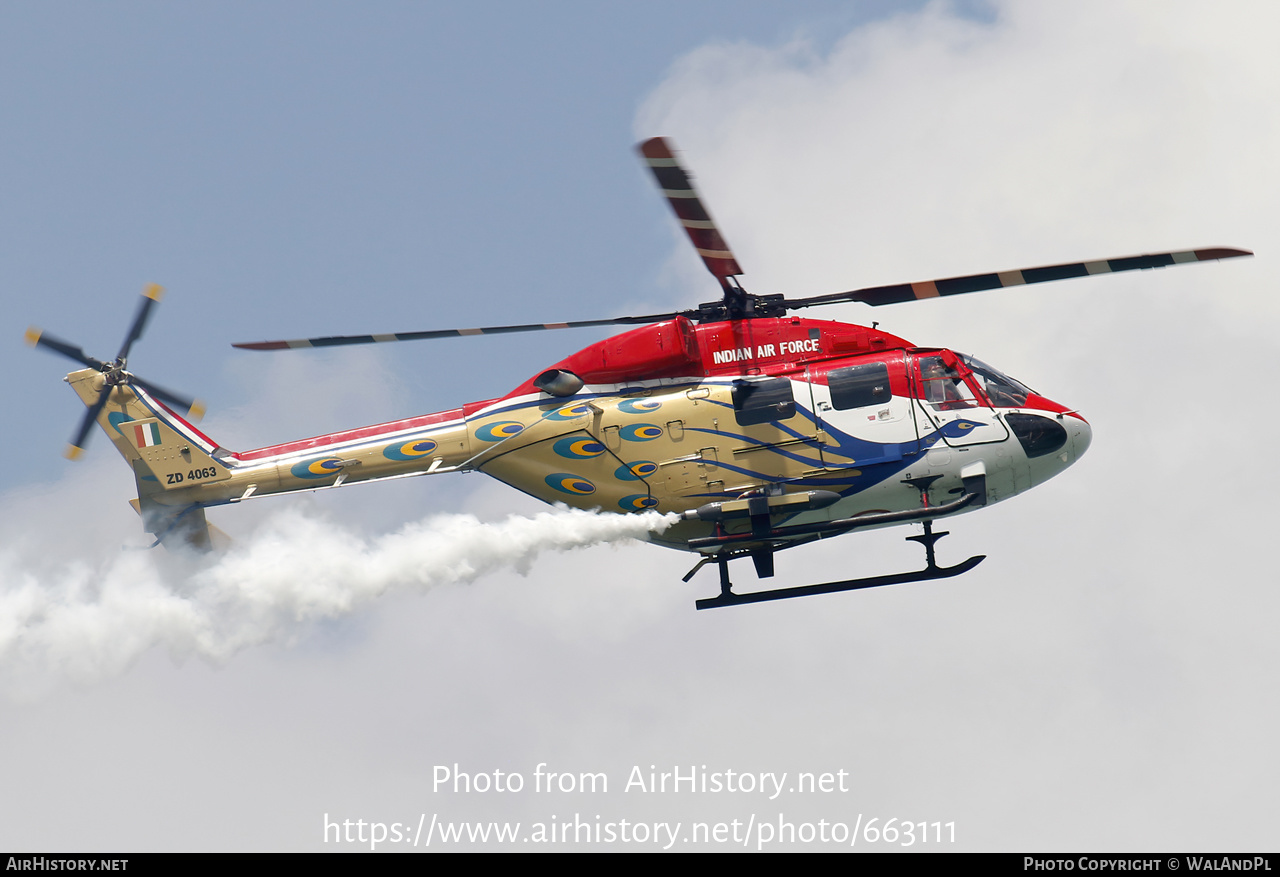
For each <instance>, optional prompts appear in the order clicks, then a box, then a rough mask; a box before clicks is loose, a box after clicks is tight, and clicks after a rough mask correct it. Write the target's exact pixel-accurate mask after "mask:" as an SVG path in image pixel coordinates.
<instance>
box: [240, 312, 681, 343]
mask: <svg viewBox="0 0 1280 877" xmlns="http://www.w3.org/2000/svg"><path fill="white" fill-rule="evenodd" d="M697 313H698V312H697V311H673V312H672V313H669V314H649V315H647V316H643V317H614V318H612V319H608V320H574V321H572V322H568V323H527V324H525V325H522V326H482V327H479V328H476V329H433V330H431V331H429V332H393V333H389V334H386V335H329V336H325V337H323V338H298V339H295V340H293V341H254V342H248V343H243V342H242V343H240V344H232V345H231V346H232V347H238V348H240V349H241V350H288V349H293V348H299V347H340V346H343V345H346V344H380V343H382V342H384V341H423V340H428V339H431V338H455V337H458V336H460V335H502V334H506V333H510V332H540V331H542V330H544V329H584V328H588V327H590V326H635V325H640V324H643V323H661V322H662V321H663V320H674V319H675V318H676V317H681V316H685V317H688V316H696V315H697Z"/></svg>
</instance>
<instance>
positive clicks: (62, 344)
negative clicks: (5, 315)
mask: <svg viewBox="0 0 1280 877" xmlns="http://www.w3.org/2000/svg"><path fill="white" fill-rule="evenodd" d="M23 337H24V338H25V339H26V342H27V343H28V344H30V345H31V346H32V347H44V348H46V349H48V350H52V351H53V352H54V353H60V354H62V355H63V356H65V357H67V359H72V360H75V361H76V362H78V363H80V364H81V365H87V366H88V367H89V368H96V369H97V370H98V371H102V370H103V369H105V368H106V367H107V364H106V363H105V362H102V361H101V360H97V359H94V358H93V357H92V356H89V355H87V354H86V353H85V352H84V351H83V350H82V349H80V348H79V347H77V346H76V345H74V344H72V343H70V342H69V341H63V340H62V339H61V338H56V337H54V336H53V335H50V334H49V333H48V332H45V331H43V330H42V329H37V328H36V327H35V326H32V327H31V328H30V329H28V330H27V332H26V334H25V335H24V336H23Z"/></svg>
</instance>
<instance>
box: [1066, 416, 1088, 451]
mask: <svg viewBox="0 0 1280 877" xmlns="http://www.w3.org/2000/svg"><path fill="white" fill-rule="evenodd" d="M1066 420H1067V432H1068V433H1070V434H1071V455H1072V457H1074V458H1075V459H1077V460H1078V459H1080V458H1081V457H1083V456H1084V452H1085V451H1087V450H1089V445H1091V444H1092V443H1093V427H1091V426H1089V422H1088V421H1087V420H1085V419H1084V418H1083V417H1079V416H1077V415H1068V416H1067V418H1066Z"/></svg>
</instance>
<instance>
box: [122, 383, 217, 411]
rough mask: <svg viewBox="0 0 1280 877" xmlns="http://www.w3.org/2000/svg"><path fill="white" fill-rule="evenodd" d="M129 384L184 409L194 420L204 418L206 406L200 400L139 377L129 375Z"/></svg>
mask: <svg viewBox="0 0 1280 877" xmlns="http://www.w3.org/2000/svg"><path fill="white" fill-rule="evenodd" d="M129 383H131V384H133V385H135V386H138V387H141V388H142V389H144V390H146V391H147V392H148V393H150V394H151V395H152V396H155V397H156V398H157V399H159V400H160V401H161V402H165V403H167V404H169V405H173V406H176V407H178V408H181V409H183V410H184V411H186V412H187V413H188V414H189V415H190V416H191V419H192V420H199V419H200V418H201V417H203V416H204V405H202V404H201V403H200V401H199V400H198V399H189V398H187V397H186V396H180V395H178V394H177V393H175V392H173V391H172V390H166V389H165V388H164V387H161V386H157V385H156V384H153V383H151V382H150V381H144V380H143V379H142V378H140V377H138V376H137V375H129Z"/></svg>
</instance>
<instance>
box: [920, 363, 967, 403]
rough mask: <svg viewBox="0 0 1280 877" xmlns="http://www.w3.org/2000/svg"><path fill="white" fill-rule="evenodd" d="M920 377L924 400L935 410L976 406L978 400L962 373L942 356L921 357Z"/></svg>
mask: <svg viewBox="0 0 1280 877" xmlns="http://www.w3.org/2000/svg"><path fill="white" fill-rule="evenodd" d="M920 379H921V381H923V385H924V400H925V401H926V402H928V403H929V404H930V405H931V406H932V407H933V408H934V409H935V410H940V411H949V410H951V409H953V408H976V407H978V404H979V403H978V400H977V398H976V397H975V396H974V394H973V390H971V389H969V385H968V384H966V383H965V382H964V378H962V377H960V373H959V372H958V371H956V370H955V369H954V368H952V367H951V366H949V365H947V364H946V363H945V362H943V360H942V357H941V356H922V357H920Z"/></svg>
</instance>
